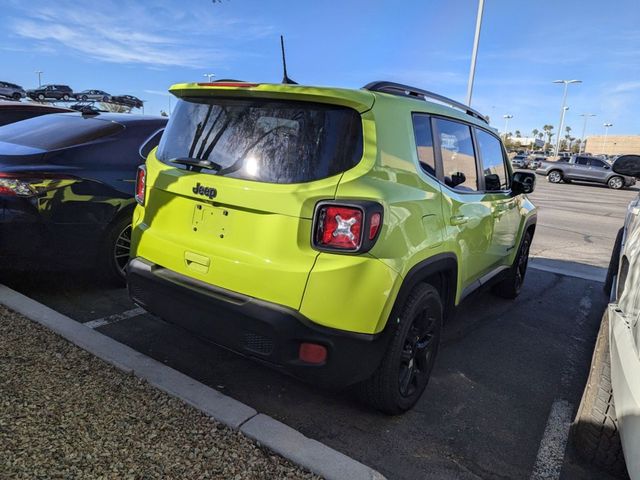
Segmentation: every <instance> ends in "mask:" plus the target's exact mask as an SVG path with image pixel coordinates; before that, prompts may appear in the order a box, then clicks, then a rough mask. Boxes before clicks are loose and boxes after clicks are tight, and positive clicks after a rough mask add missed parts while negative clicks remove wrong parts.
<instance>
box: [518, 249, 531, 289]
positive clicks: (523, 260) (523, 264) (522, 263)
mask: <svg viewBox="0 0 640 480" xmlns="http://www.w3.org/2000/svg"><path fill="white" fill-rule="evenodd" d="M529 247H530V241H529V237H527V238H525V239H524V242H523V244H522V250H521V251H520V255H519V256H518V265H517V266H516V290H518V291H519V290H520V288H522V284H523V283H524V277H525V275H526V273H527V266H528V265H529Z"/></svg>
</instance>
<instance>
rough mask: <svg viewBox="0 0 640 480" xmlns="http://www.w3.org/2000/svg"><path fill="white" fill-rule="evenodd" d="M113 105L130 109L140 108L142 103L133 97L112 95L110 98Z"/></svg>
mask: <svg viewBox="0 0 640 480" xmlns="http://www.w3.org/2000/svg"><path fill="white" fill-rule="evenodd" d="M111 101H112V102H114V103H120V104H122V105H125V106H127V107H131V108H142V106H143V105H144V102H143V101H142V100H140V99H139V98H137V97H134V96H133V95H114V96H112V97H111Z"/></svg>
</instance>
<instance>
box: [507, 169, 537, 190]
mask: <svg viewBox="0 0 640 480" xmlns="http://www.w3.org/2000/svg"><path fill="white" fill-rule="evenodd" d="M535 188H536V174H535V173H532V172H515V173H514V174H513V177H511V192H512V193H513V195H520V194H523V193H524V194H525V195H526V194H529V193H532V192H533V190H534V189H535Z"/></svg>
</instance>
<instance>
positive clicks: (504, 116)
mask: <svg viewBox="0 0 640 480" xmlns="http://www.w3.org/2000/svg"><path fill="white" fill-rule="evenodd" d="M502 118H504V141H505V142H506V141H507V128H508V127H509V120H511V119H512V118H513V115H508V114H507V115H503V116H502Z"/></svg>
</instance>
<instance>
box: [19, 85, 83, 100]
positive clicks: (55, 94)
mask: <svg viewBox="0 0 640 480" xmlns="http://www.w3.org/2000/svg"><path fill="white" fill-rule="evenodd" d="M27 96H28V97H29V98H32V99H33V100H46V99H55V100H64V101H67V100H70V99H71V98H73V90H71V87H69V86H68V85H43V86H41V87H39V88H34V89H32V90H27Z"/></svg>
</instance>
